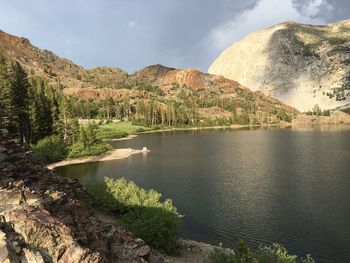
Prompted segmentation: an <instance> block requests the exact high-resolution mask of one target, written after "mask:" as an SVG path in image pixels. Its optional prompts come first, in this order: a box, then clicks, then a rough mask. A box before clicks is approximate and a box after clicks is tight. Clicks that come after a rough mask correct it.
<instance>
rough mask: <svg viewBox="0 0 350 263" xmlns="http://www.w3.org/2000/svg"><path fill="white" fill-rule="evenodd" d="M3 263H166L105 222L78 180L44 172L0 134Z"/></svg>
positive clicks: (0, 250) (0, 252) (0, 258)
mask: <svg viewBox="0 0 350 263" xmlns="http://www.w3.org/2000/svg"><path fill="white" fill-rule="evenodd" d="M0 160H1V162H0V261H1V262H67V263H68V262H164V260H165V257H164V256H162V255H161V254H160V253H159V252H157V251H155V250H153V249H152V248H150V247H149V246H148V245H147V244H145V242H144V241H142V240H141V239H137V238H135V237H133V236H132V234H130V233H129V232H128V231H127V230H125V229H124V228H122V227H120V226H117V225H115V224H111V223H108V222H104V221H101V220H100V219H98V218H97V217H96V216H95V211H94V209H93V208H92V206H91V205H90V203H89V197H88V195H87V193H86V191H85V190H84V188H83V187H82V186H81V185H80V184H79V182H78V181H77V180H73V179H68V178H63V177H60V176H58V175H57V174H56V173H55V172H52V171H50V170H48V169H46V168H45V167H44V165H43V164H41V163H40V162H39V161H38V160H37V159H36V158H35V157H33V156H32V154H31V152H30V151H28V150H26V149H25V148H23V147H22V146H20V145H18V144H17V143H15V142H14V141H12V140H8V139H7V138H4V135H3V132H0Z"/></svg>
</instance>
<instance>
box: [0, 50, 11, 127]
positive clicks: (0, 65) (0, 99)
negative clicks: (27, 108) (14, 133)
mask: <svg viewBox="0 0 350 263" xmlns="http://www.w3.org/2000/svg"><path fill="white" fill-rule="evenodd" d="M9 91H10V82H9V76H8V68H7V64H6V60H5V58H4V57H3V56H2V55H1V53H0V128H7V126H8V115H9V107H10V103H11V102H10V96H9Z"/></svg>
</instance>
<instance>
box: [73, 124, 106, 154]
mask: <svg viewBox="0 0 350 263" xmlns="http://www.w3.org/2000/svg"><path fill="white" fill-rule="evenodd" d="M97 129H98V126H97V125H96V124H89V125H87V126H85V127H84V126H81V127H80V131H79V136H78V140H77V141H76V142H75V143H74V144H73V146H72V149H71V151H70V152H69V154H68V158H76V157H83V156H93V155H100V154H102V153H105V152H107V151H110V150H112V146H111V145H110V144H107V143H99V140H98V139H97V138H96V134H97Z"/></svg>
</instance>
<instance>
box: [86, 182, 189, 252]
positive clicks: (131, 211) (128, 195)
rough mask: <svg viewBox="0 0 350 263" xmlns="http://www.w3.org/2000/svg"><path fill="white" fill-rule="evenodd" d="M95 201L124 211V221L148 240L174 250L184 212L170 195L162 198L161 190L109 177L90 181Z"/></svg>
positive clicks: (162, 247) (117, 210)
mask: <svg viewBox="0 0 350 263" xmlns="http://www.w3.org/2000/svg"><path fill="white" fill-rule="evenodd" d="M88 191H89V193H90V194H91V196H92V197H93V198H94V201H95V204H96V205H97V206H98V207H100V208H103V209H105V210H108V211H111V212H114V213H116V214H122V215H121V221H122V223H123V224H124V225H126V226H127V228H128V229H129V230H130V231H132V232H133V233H134V234H135V235H136V236H139V237H140V238H142V239H144V240H145V241H146V242H147V243H149V244H151V245H153V246H155V247H157V248H161V249H164V250H165V251H166V252H167V253H174V252H175V250H176V246H175V242H176V240H177V238H178V230H179V228H180V225H181V221H182V220H181V218H182V216H181V215H179V214H178V212H177V210H176V208H175V207H174V206H173V204H172V201H171V200H170V199H166V200H165V201H164V202H162V201H161V200H160V199H161V194H159V193H157V192H156V191H154V190H145V189H142V188H140V187H138V186H137V185H136V184H135V183H133V182H128V181H126V180H125V179H124V178H121V179H118V180H113V179H110V178H105V185H101V184H97V185H89V186H88Z"/></svg>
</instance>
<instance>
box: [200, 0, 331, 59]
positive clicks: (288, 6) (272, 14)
mask: <svg viewBox="0 0 350 263" xmlns="http://www.w3.org/2000/svg"><path fill="white" fill-rule="evenodd" d="M325 4H327V5H328V6H329V8H331V6H330V5H329V4H328V3H327V1H326V0H312V1H308V4H307V5H305V6H303V8H302V9H301V11H299V10H298V9H297V8H296V7H295V6H294V4H293V0H259V1H258V3H257V4H256V5H255V6H254V7H253V8H252V9H248V10H246V11H244V12H242V13H241V14H240V15H238V16H236V17H234V18H233V19H231V20H229V21H226V22H225V23H223V24H220V25H218V26H217V27H215V28H213V29H212V30H211V31H210V32H209V35H208V36H207V37H206V39H205V40H204V42H205V46H207V47H208V46H209V47H210V50H209V51H208V52H210V54H215V53H216V54H217V55H218V53H220V52H221V51H222V50H223V49H224V48H226V47H228V46H229V45H231V44H232V43H233V42H234V41H238V40H240V39H242V38H243V37H244V36H246V35H248V34H250V33H252V32H255V31H257V30H260V29H263V28H266V27H269V26H272V25H274V24H277V23H281V22H285V21H288V20H293V21H296V22H299V23H310V24H323V23H325V21H324V20H322V19H319V18H315V17H314V16H315V15H316V14H317V13H318V12H319V11H320V8H321V7H324V6H325Z"/></svg>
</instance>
